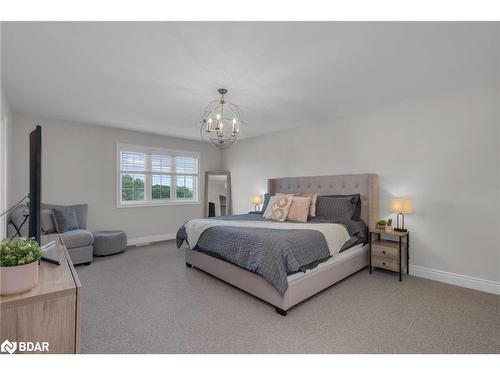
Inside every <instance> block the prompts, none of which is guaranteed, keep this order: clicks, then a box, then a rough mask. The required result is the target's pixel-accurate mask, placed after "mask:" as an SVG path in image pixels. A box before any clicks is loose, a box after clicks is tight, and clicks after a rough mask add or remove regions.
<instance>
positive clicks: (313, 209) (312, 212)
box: [303, 193, 318, 217]
mask: <svg viewBox="0 0 500 375" xmlns="http://www.w3.org/2000/svg"><path fill="white" fill-rule="evenodd" d="M303 197H311V207H309V216H311V217H314V216H316V201H317V200H318V194H316V193H315V194H304V195H303Z"/></svg>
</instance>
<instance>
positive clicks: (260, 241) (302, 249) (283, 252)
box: [177, 214, 364, 294]
mask: <svg viewBox="0 0 500 375" xmlns="http://www.w3.org/2000/svg"><path fill="white" fill-rule="evenodd" d="M218 219H222V220H244V221H266V219H264V218H263V217H262V215H257V214H245V215H235V216H224V217H220V218H218ZM325 221H327V220H326V219H317V220H314V221H311V222H325ZM360 223H361V224H360ZM342 224H344V225H345V226H346V228H347V230H348V232H349V234H350V235H351V239H350V240H349V241H348V242H347V243H346V244H345V245H344V246H343V248H342V249H341V251H342V250H345V249H346V248H348V247H350V246H354V245H355V244H357V243H360V242H363V241H364V238H363V235H364V224H363V223H362V222H350V221H349V222H347V223H342ZM185 240H187V241H189V239H188V238H187V235H186V231H185V228H184V226H182V227H181V228H180V229H179V230H178V232H177V247H178V248H179V247H181V245H182V243H183V242H184V241H185ZM193 250H197V251H200V252H204V253H207V254H209V255H212V256H215V257H218V258H221V259H223V260H226V261H229V262H231V263H233V264H236V265H238V266H240V267H242V268H245V269H247V270H249V271H251V272H255V273H257V274H258V275H260V276H262V277H263V278H264V279H265V280H267V281H268V282H269V283H270V284H271V285H273V287H274V288H275V289H276V290H277V291H278V292H279V293H280V294H284V293H285V291H286V289H287V288H288V282H287V276H288V275H289V274H292V273H296V272H300V271H303V272H305V270H307V269H311V268H314V267H316V266H317V265H318V264H319V263H321V262H323V261H325V260H327V259H328V258H329V257H330V251H329V249H328V245H327V243H326V240H325V238H324V236H323V234H322V233H321V232H319V231H316V230H313V229H311V230H306V229H297V230H287V229H270V228H245V227H229V226H222V227H212V228H209V229H207V230H206V231H205V232H203V234H202V235H201V237H200V239H199V241H198V244H197V246H196V247H195V248H194V249H193Z"/></svg>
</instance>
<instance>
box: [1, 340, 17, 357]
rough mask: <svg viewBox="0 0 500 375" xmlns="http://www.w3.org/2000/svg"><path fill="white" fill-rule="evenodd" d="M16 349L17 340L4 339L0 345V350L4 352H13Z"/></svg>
mask: <svg viewBox="0 0 500 375" xmlns="http://www.w3.org/2000/svg"><path fill="white" fill-rule="evenodd" d="M16 349H17V342H10V341H9V340H5V341H4V342H3V343H2V345H1V346H0V351H2V352H4V353H6V352H7V353H10V354H13V353H14V352H15V351H16Z"/></svg>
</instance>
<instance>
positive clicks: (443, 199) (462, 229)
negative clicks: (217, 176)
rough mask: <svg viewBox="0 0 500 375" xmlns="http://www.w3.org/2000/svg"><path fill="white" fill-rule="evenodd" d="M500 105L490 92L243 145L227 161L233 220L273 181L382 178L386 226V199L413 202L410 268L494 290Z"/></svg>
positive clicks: (435, 99) (441, 98) (400, 107)
mask: <svg viewBox="0 0 500 375" xmlns="http://www.w3.org/2000/svg"><path fill="white" fill-rule="evenodd" d="M498 104H499V101H498V86H493V87H491V88H483V89H475V90H470V91H463V92H454V93H446V94H442V95H436V96H431V97H427V98H423V99H419V100H413V101H405V102H401V103H394V104H393V105H391V106H388V107H385V108H380V109H378V110H374V111H372V112H370V113H365V114H360V115H357V116H353V117H349V118H342V119H339V120H335V121H332V123H331V124H323V125H321V126H318V125H314V124H304V125H307V126H304V127H301V128H296V129H293V130H289V131H282V132H279V133H274V134H271V135H268V136H262V137H258V138H252V139H249V140H244V141H240V142H238V143H237V144H236V145H235V146H233V148H232V149H231V150H229V151H227V152H226V153H224V156H223V162H224V167H225V169H226V170H228V171H230V172H231V177H232V184H233V185H232V191H233V202H234V209H235V211H234V212H235V213H242V212H246V211H248V210H249V209H251V208H252V206H251V204H250V198H251V196H252V195H254V194H258V193H259V194H262V193H264V192H265V191H266V190H267V179H268V178H270V177H288V176H314V175H336V174H351V173H377V174H378V175H379V179H380V199H381V201H380V206H381V212H380V215H381V217H388V216H389V214H388V200H389V198H390V197H392V196H404V197H410V198H412V199H413V200H414V214H413V215H411V216H408V217H407V224H408V227H409V229H410V231H411V260H410V264H411V265H416V266H422V267H428V268H431V269H435V270H440V271H446V272H452V273H456V274H459V275H467V276H471V277H476V278H481V279H485V280H491V281H497V282H498V281H500V275H499V272H500V271H499V268H500V267H499V264H500V263H499V262H500V261H499V253H500V243H499V212H498V207H499V204H500V202H499V192H500V186H499V157H498V152H499V136H498V131H499V130H498V129H499V114H498ZM249 126H251V124H249Z"/></svg>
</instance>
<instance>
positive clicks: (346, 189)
mask: <svg viewBox="0 0 500 375" xmlns="http://www.w3.org/2000/svg"><path fill="white" fill-rule="evenodd" d="M268 189H269V193H271V194H275V193H283V194H309V193H318V195H333V194H355V193H360V195H361V219H363V221H364V222H365V223H366V225H368V227H369V228H373V227H374V226H375V222H376V221H377V220H378V199H379V195H378V175H376V174H351V175H344V176H315V177H284V178H270V179H269V180H268Z"/></svg>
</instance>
